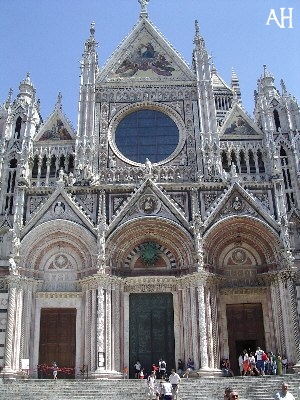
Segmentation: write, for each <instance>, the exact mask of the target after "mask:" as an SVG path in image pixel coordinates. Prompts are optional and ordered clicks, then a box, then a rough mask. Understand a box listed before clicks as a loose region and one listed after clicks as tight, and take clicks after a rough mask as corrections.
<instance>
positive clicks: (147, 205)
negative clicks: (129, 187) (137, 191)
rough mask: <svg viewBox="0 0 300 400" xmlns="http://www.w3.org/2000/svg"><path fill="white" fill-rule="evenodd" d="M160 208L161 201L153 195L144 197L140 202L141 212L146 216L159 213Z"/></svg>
mask: <svg viewBox="0 0 300 400" xmlns="http://www.w3.org/2000/svg"><path fill="white" fill-rule="evenodd" d="M160 206H161V202H160V200H159V199H158V198H157V197H156V196H154V195H151V194H147V195H145V196H143V197H142V198H141V199H140V201H139V210H140V211H141V212H142V213H143V214H146V215H149V214H156V213H158V211H159V209H160Z"/></svg>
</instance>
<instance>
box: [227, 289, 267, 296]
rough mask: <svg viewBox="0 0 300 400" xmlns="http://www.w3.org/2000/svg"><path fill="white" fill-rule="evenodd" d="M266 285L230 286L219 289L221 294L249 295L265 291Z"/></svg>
mask: <svg viewBox="0 0 300 400" xmlns="http://www.w3.org/2000/svg"><path fill="white" fill-rule="evenodd" d="M266 289H267V288H266V287H230V288H222V289H220V293H221V294H222V295H225V294H227V295H249V294H262V293H263V292H265V291H266Z"/></svg>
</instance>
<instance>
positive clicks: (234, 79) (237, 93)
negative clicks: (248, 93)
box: [231, 68, 241, 103]
mask: <svg viewBox="0 0 300 400" xmlns="http://www.w3.org/2000/svg"><path fill="white" fill-rule="evenodd" d="M231 88H232V90H233V91H234V93H235V97H236V99H237V101H238V102H239V103H241V89H240V82H239V79H238V77H237V74H236V72H235V70H234V69H233V68H232V72H231Z"/></svg>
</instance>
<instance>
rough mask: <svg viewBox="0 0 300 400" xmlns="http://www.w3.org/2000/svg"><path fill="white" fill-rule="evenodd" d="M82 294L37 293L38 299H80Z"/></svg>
mask: <svg viewBox="0 0 300 400" xmlns="http://www.w3.org/2000/svg"><path fill="white" fill-rule="evenodd" d="M81 297H82V293H81V292H37V293H36V298H37V299H80V298H81Z"/></svg>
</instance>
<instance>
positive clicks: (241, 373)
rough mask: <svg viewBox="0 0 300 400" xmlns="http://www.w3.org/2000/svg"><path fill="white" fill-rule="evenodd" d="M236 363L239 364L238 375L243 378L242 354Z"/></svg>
mask: <svg viewBox="0 0 300 400" xmlns="http://www.w3.org/2000/svg"><path fill="white" fill-rule="evenodd" d="M238 363H239V368H240V375H241V376H243V371H244V357H243V354H242V353H241V354H240V355H239V358H238Z"/></svg>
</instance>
